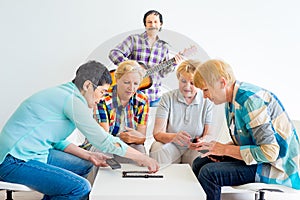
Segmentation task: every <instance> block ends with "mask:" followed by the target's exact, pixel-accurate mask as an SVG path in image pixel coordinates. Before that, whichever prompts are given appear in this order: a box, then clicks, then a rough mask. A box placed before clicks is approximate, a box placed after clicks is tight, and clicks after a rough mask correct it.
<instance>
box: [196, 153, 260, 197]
mask: <svg viewBox="0 0 300 200" xmlns="http://www.w3.org/2000/svg"><path fill="white" fill-rule="evenodd" d="M256 168H257V165H246V164H245V162H244V161H241V160H236V159H233V158H229V157H225V159H224V160H222V161H221V162H213V161H211V160H210V159H209V158H207V157H204V158H201V157H198V158H196V159H195V160H194V162H193V164H192V169H193V172H194V174H195V175H196V177H197V178H198V181H199V182H200V184H201V186H202V188H203V190H204V191H205V193H206V199H208V200H220V199H221V187H222V186H234V185H241V184H246V183H253V182H255V174H256Z"/></svg>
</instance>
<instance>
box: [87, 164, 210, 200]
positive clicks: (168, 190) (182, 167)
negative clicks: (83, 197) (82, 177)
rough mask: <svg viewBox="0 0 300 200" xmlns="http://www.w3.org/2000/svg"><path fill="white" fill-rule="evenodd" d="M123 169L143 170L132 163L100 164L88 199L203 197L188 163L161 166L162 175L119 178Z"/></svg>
mask: <svg viewBox="0 0 300 200" xmlns="http://www.w3.org/2000/svg"><path fill="white" fill-rule="evenodd" d="M124 170H140V171H141V170H147V168H145V167H139V166H135V165H132V164H122V168H121V169H118V170H112V169H110V168H109V167H106V168H100V169H99V171H98V174H97V176H96V179H95V182H94V185H93V188H92V191H91V193H90V200H160V199H162V200H176V199H178V200H183V199H188V200H202V199H203V200H204V199H206V195H205V192H204V191H203V189H202V187H201V185H200V184H199V182H198V180H197V179H196V177H195V176H194V174H193V171H192V169H191V167H190V166H189V165H188V164H172V165H168V166H161V167H160V170H159V171H158V172H157V173H156V174H157V175H163V176H164V177H163V178H122V171H124Z"/></svg>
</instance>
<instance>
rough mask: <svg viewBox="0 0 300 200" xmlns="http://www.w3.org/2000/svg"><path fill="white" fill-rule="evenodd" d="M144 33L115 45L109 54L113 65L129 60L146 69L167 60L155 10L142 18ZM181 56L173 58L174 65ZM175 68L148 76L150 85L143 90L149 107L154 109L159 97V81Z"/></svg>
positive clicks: (160, 16)
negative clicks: (141, 64) (140, 63)
mask: <svg viewBox="0 0 300 200" xmlns="http://www.w3.org/2000/svg"><path fill="white" fill-rule="evenodd" d="M143 22H144V25H145V28H146V31H145V32H143V33H142V34H133V35H130V36H128V37H127V38H126V39H125V40H124V41H123V42H121V43H120V44H119V45H117V46H116V47H115V48H114V49H112V50H111V51H110V53H109V58H110V60H111V61H112V62H113V63H114V64H115V65H119V63H121V62H123V61H125V60H128V59H131V60H136V61H138V62H142V63H143V64H144V65H145V66H146V68H147V69H151V68H152V67H154V66H156V65H158V64H160V63H162V62H164V61H167V60H169V55H168V54H169V49H168V44H167V43H166V42H165V41H163V40H161V39H160V38H159V37H158V32H159V31H161V28H162V25H163V18H162V15H161V14H160V13H159V12H158V11H156V10H150V11H148V12H147V13H146V14H145V15H144V18H143ZM181 59H182V58H181V56H180V55H179V54H177V55H176V56H175V65H176V64H178V63H179V62H180V61H181ZM174 68H175V66H174V65H171V66H170V67H167V68H164V69H162V70H160V71H158V72H157V73H154V74H152V75H150V77H151V79H152V85H151V87H150V88H148V89H145V90H143V92H144V93H145V94H146V95H147V96H148V99H149V102H150V106H151V107H156V106H157V104H158V101H159V99H160V97H161V89H160V86H161V79H162V78H163V77H165V76H166V74H168V73H170V72H172V71H174Z"/></svg>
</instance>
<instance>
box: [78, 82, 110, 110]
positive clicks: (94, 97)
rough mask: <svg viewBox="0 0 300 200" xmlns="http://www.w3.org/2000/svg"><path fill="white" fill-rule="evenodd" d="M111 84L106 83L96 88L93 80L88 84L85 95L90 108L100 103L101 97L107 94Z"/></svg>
mask: <svg viewBox="0 0 300 200" xmlns="http://www.w3.org/2000/svg"><path fill="white" fill-rule="evenodd" d="M109 86H110V85H109V84H104V85H101V86H97V87H96V88H95V89H94V87H95V86H94V84H93V83H92V82H90V83H89V84H88V85H87V90H86V91H85V93H84V94H83V96H84V98H85V99H86V101H87V103H88V107H89V108H94V107H95V105H96V104H98V103H99V101H100V99H101V98H103V96H104V95H105V94H106V92H107V90H108V88H109Z"/></svg>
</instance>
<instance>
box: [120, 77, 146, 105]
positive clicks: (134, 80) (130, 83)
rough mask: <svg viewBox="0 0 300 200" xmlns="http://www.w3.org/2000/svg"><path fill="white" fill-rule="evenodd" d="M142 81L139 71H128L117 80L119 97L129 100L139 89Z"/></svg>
mask: <svg viewBox="0 0 300 200" xmlns="http://www.w3.org/2000/svg"><path fill="white" fill-rule="evenodd" d="M140 83H141V77H140V74H139V73H138V72H127V73H125V74H124V75H123V76H122V77H121V78H120V79H118V80H117V85H118V97H119V98H120V99H121V100H124V101H125V100H129V99H130V98H131V97H132V96H133V95H134V94H135V93H136V91H137V89H138V87H139V85H140Z"/></svg>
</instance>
